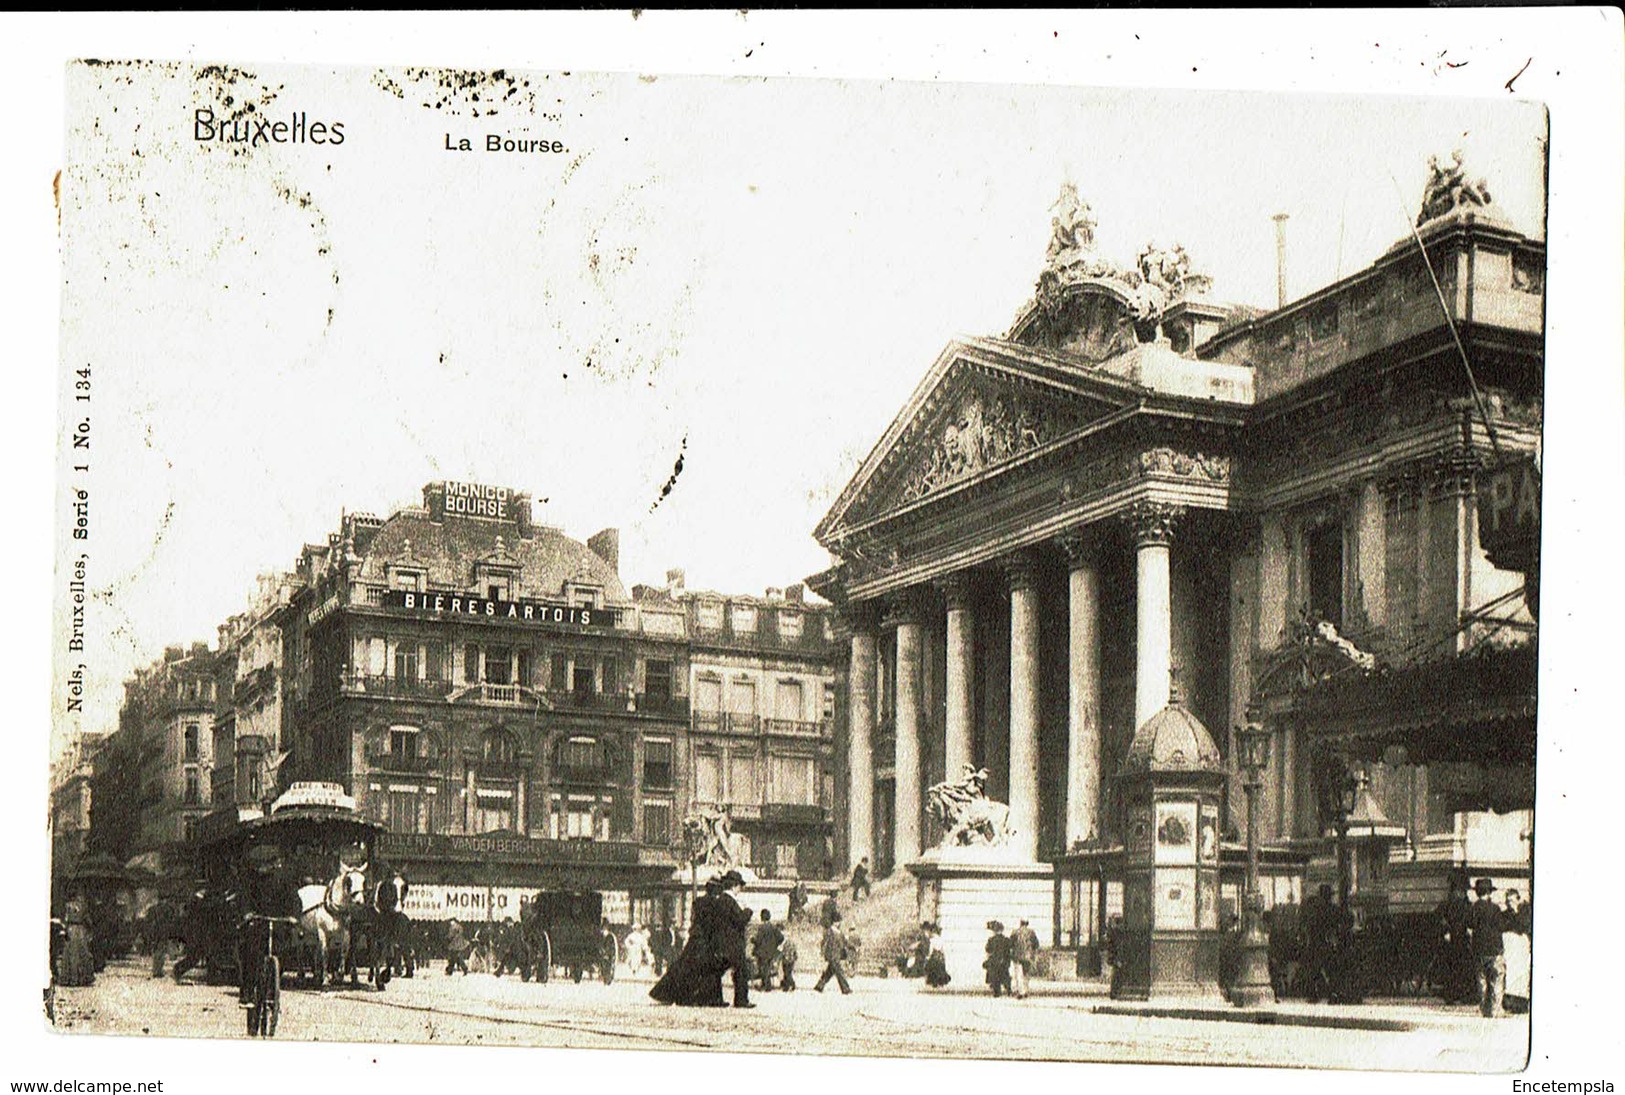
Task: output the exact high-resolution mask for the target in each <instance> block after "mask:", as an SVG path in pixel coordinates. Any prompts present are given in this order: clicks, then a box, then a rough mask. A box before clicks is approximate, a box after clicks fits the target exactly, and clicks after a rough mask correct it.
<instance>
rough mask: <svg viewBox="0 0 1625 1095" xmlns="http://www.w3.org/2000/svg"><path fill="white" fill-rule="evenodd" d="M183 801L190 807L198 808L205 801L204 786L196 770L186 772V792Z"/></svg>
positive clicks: (189, 769)
mask: <svg viewBox="0 0 1625 1095" xmlns="http://www.w3.org/2000/svg"><path fill="white" fill-rule="evenodd" d="M182 801H183V802H185V803H186V805H188V806H196V805H198V804H199V803H201V802H202V801H203V785H202V782H201V781H200V779H199V777H198V771H197V769H196V768H188V769H187V770H186V790H185V792H184V797H183V798H182Z"/></svg>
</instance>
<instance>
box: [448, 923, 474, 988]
mask: <svg viewBox="0 0 1625 1095" xmlns="http://www.w3.org/2000/svg"><path fill="white" fill-rule="evenodd" d="M472 949H473V946H472V944H470V943H469V941H468V936H467V935H465V934H464V933H463V926H462V925H461V924H459V923H458V922H457V921H456V920H453V921H452V922H451V923H450V924H448V925H446V976H447V977H450V976H451V975H452V974H453V973H454V972H456V971H457V970H462V971H463V976H464V977H467V976H468V952H469V951H470V950H472Z"/></svg>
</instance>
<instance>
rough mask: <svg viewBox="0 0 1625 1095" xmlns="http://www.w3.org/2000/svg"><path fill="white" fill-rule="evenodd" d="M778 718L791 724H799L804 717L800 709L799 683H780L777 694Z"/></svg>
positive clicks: (800, 691) (800, 692) (804, 714)
mask: <svg viewBox="0 0 1625 1095" xmlns="http://www.w3.org/2000/svg"><path fill="white" fill-rule="evenodd" d="M778 701H779V704H778V717H779V718H781V719H787V720H789V721H791V722H801V721H802V720H803V719H804V718H805V717H806V712H805V711H804V710H803V709H802V706H801V703H802V690H801V682H800V681H780V682H779V692H778Z"/></svg>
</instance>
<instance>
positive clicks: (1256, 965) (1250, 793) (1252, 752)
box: [1230, 722, 1275, 1008]
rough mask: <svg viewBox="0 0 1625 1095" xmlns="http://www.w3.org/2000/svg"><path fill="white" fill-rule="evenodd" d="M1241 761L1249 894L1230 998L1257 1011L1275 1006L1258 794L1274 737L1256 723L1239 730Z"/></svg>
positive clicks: (1244, 907)
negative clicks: (1263, 891)
mask: <svg viewBox="0 0 1625 1095" xmlns="http://www.w3.org/2000/svg"><path fill="white" fill-rule="evenodd" d="M1236 742H1237V744H1238V745H1239V746H1240V748H1239V750H1238V752H1239V753H1240V757H1239V758H1238V759H1239V760H1240V761H1241V769H1242V772H1241V780H1242V782H1241V789H1242V792H1243V793H1244V794H1246V796H1247V890H1246V893H1245V894H1244V895H1243V896H1242V920H1243V925H1244V927H1243V931H1242V936H1241V955H1240V959H1241V961H1240V966H1239V968H1238V969H1237V971H1236V983H1235V986H1234V988H1233V989H1232V990H1231V994H1230V998H1231V1001H1232V1002H1233V1003H1235V1005H1236V1006H1237V1007H1243V1008H1256V1007H1260V1006H1262V1005H1265V1004H1273V1003H1274V1002H1275V987H1274V985H1273V984H1271V982H1270V962H1269V939H1268V937H1267V936H1266V935H1265V934H1264V926H1263V914H1264V895H1263V894H1261V893H1260V892H1259V890H1258V791H1259V788H1260V787H1262V786H1263V783H1264V766H1265V765H1267V764H1268V763H1269V759H1270V733H1269V731H1268V730H1267V729H1265V728H1264V727H1263V726H1260V725H1259V724H1258V723H1256V722H1249V723H1248V724H1247V725H1245V726H1239V727H1237V728H1236Z"/></svg>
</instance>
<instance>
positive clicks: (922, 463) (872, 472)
mask: <svg viewBox="0 0 1625 1095" xmlns="http://www.w3.org/2000/svg"><path fill="white" fill-rule="evenodd" d="M1139 394H1140V390H1139V389H1138V387H1137V386H1136V385H1134V384H1132V383H1128V382H1126V381H1122V380H1119V379H1117V378H1115V377H1110V376H1107V375H1105V374H1103V373H1100V372H1098V371H1096V370H1092V369H1086V368H1084V367H1082V366H1080V365H1079V364H1077V363H1074V362H1069V361H1066V360H1063V359H1061V358H1059V357H1055V356H1050V355H1042V354H1038V353H1035V352H1034V351H1032V350H1031V349H1029V348H1027V347H1022V346H1017V345H1014V344H1012V343H1006V342H1002V341H999V340H994V339H974V340H961V341H957V342H954V343H952V344H950V345H949V347H948V348H947V349H946V350H945V351H944V352H943V354H942V356H941V357H939V358H938V359H937V363H936V364H935V365H934V366H933V367H932V369H931V371H930V372H929V373H927V375H926V378H925V380H924V381H923V382H922V383H921V385H920V387H919V388H918V389H916V390H915V392H914V395H913V396H912V397H911V398H910V399H909V401H908V403H907V404H906V405H905V406H904V408H903V410H902V412H901V413H900V414H899V415H898V416H897V418H896V419H894V420H893V422H892V424H891V426H890V427H889V428H888V429H887V430H886V433H885V434H884V435H883V436H882V437H881V440H880V443H879V444H878V445H876V447H875V449H874V451H873V452H871V453H870V454H869V456H868V458H867V459H865V460H864V462H863V465H862V466H861V467H860V468H859V469H858V472H857V474H856V475H854V476H853V477H852V481H851V482H850V483H848V484H847V486H846V489H845V490H843V491H842V492H841V495H840V497H839V498H838V499H837V500H836V503H835V505H834V506H833V507H832V508H831V509H830V512H829V514H828V515H826V516H825V518H824V520H823V521H821V522H820V523H819V525H818V528H817V529H816V530H815V533H814V535H815V536H817V538H818V539H819V540H820V542H824V543H825V544H826V546H828V545H829V543H830V541H832V540H838V539H839V538H840V537H841V535H842V534H843V532H844V531H846V530H850V529H853V528H855V527H857V526H860V525H864V524H867V523H869V522H871V521H873V520H876V519H878V518H881V517H884V516H886V515H888V514H891V513H894V512H898V511H901V510H904V509H907V508H910V507H913V506H916V505H919V504H922V503H927V502H929V501H930V500H931V499H933V498H936V497H938V496H946V495H948V494H950V493H952V492H954V491H955V490H957V489H959V488H962V487H964V486H966V485H968V484H971V483H975V482H979V481H983V480H985V479H987V478H990V477H993V476H997V475H999V474H1000V473H1001V472H1002V471H1004V470H1006V469H1008V468H1010V467H1012V466H1014V465H1017V464H1020V463H1023V462H1024V461H1025V460H1026V459H1028V458H1029V457H1031V456H1032V455H1033V454H1035V453H1038V452H1040V451H1041V450H1044V449H1046V448H1048V447H1049V446H1051V445H1054V444H1055V443H1056V442H1059V441H1062V440H1064V439H1065V438H1066V437H1067V436H1069V435H1072V434H1075V433H1077V432H1078V431H1080V430H1083V429H1086V428H1087V427H1089V425H1090V424H1091V423H1092V422H1095V421H1098V420H1099V419H1101V418H1104V417H1105V416H1107V415H1110V414H1113V413H1115V412H1118V411H1120V410H1122V409H1123V408H1124V407H1125V406H1128V405H1132V404H1133V403H1134V401H1135V400H1136V399H1137V398H1138V396H1139Z"/></svg>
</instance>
